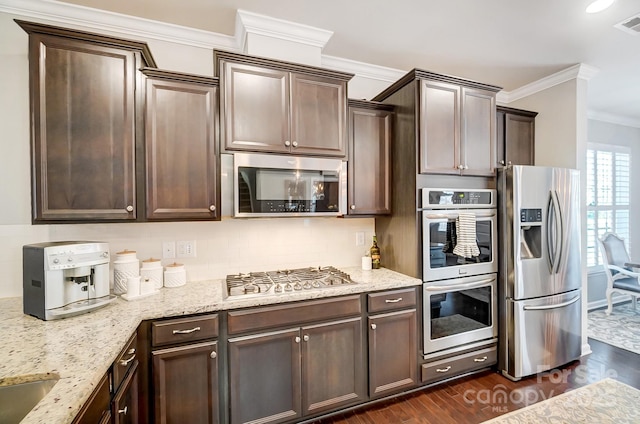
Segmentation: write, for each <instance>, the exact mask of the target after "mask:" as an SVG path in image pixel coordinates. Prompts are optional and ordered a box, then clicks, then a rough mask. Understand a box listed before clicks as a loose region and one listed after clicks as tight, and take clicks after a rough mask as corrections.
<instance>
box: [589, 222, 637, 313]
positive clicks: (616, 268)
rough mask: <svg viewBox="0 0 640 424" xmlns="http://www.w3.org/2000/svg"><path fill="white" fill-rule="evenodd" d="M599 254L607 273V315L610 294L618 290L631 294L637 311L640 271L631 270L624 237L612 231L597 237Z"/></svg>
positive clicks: (609, 307) (609, 310)
mask: <svg viewBox="0 0 640 424" xmlns="http://www.w3.org/2000/svg"><path fill="white" fill-rule="evenodd" d="M598 245H599V247H600V254H601V256H602V262H603V264H604V271H605V274H606V275H607V292H606V295H607V315H610V314H611V310H612V308H613V305H612V303H611V296H612V295H613V293H615V292H618V293H622V294H626V295H629V296H631V301H632V303H633V309H634V310H636V311H637V309H636V304H637V297H638V296H640V284H639V283H638V277H640V273H638V272H633V271H632V268H631V267H630V266H629V263H630V262H631V261H630V259H629V254H628V253H627V248H626V247H625V245H624V239H622V238H620V237H618V236H617V235H616V234H614V233H605V234H604V235H603V236H602V237H601V238H600V239H598Z"/></svg>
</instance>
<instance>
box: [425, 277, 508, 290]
mask: <svg viewBox="0 0 640 424" xmlns="http://www.w3.org/2000/svg"><path fill="white" fill-rule="evenodd" d="M495 280H496V279H495V278H486V279H484V280H480V281H473V282H471V283H462V284H450V285H431V284H430V285H425V290H427V291H442V290H460V289H473V288H476V287H480V286H484V285H486V284H487V283H491V282H493V281H495Z"/></svg>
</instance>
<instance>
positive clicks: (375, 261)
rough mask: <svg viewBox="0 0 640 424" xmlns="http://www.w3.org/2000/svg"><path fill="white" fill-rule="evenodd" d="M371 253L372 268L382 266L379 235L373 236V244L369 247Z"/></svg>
mask: <svg viewBox="0 0 640 424" xmlns="http://www.w3.org/2000/svg"><path fill="white" fill-rule="evenodd" d="M369 252H370V253H371V268H373V269H378V268H380V247H379V246H378V237H376V236H375V235H374V236H373V245H372V246H371V249H369Z"/></svg>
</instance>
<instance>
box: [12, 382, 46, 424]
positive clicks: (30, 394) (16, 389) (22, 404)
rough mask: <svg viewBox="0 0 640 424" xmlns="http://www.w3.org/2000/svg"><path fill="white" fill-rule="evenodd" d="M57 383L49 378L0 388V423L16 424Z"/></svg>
mask: <svg viewBox="0 0 640 424" xmlns="http://www.w3.org/2000/svg"><path fill="white" fill-rule="evenodd" d="M57 382H58V379H57V378H50V379H43V380H36V381H30V382H26V383H19V384H11V385H8V386H0V423H2V424H18V423H19V422H20V421H22V419H23V418H24V417H25V416H26V415H27V414H28V413H29V412H30V411H31V410H32V409H33V408H34V407H35V406H36V405H37V404H38V402H40V400H41V399H42V398H43V397H45V395H46V394H47V393H49V391H51V388H52V387H53V386H55V384H56V383H57Z"/></svg>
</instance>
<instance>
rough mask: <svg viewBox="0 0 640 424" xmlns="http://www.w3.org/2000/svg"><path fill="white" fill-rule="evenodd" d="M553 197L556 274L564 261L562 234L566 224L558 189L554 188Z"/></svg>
mask: <svg viewBox="0 0 640 424" xmlns="http://www.w3.org/2000/svg"><path fill="white" fill-rule="evenodd" d="M553 199H554V205H553V211H554V212H555V214H556V219H555V224H556V227H555V229H556V244H557V245H556V253H555V255H556V266H555V268H554V270H553V272H554V273H555V274H557V273H558V271H559V270H560V262H562V250H563V249H564V240H563V237H562V235H563V234H564V233H563V231H564V228H563V227H564V225H563V222H562V220H563V216H562V210H561V209H560V199H559V196H558V191H557V190H554V191H553Z"/></svg>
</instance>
